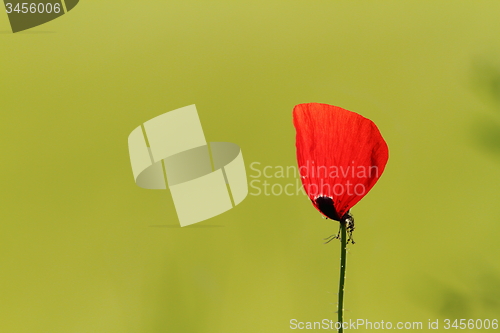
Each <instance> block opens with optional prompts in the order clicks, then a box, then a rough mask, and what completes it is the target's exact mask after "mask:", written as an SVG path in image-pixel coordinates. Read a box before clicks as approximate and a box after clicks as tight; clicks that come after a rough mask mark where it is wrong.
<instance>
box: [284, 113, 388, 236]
mask: <svg viewBox="0 0 500 333" xmlns="http://www.w3.org/2000/svg"><path fill="white" fill-rule="evenodd" d="M293 123H294V126H295V129H296V131H297V136H296V148H297V162H298V165H299V173H300V176H301V180H302V185H303V186H304V189H305V191H306V193H307V195H308V196H309V199H311V201H312V203H313V205H314V207H316V209H318V210H319V211H320V212H321V213H322V214H323V215H324V216H326V217H327V218H330V219H333V220H337V221H343V220H345V219H347V218H348V217H350V215H349V209H351V208H352V207H353V206H354V205H355V204H356V203H358V201H360V200H361V199H362V198H363V197H364V196H365V195H366V194H367V193H368V191H370V189H371V188H372V187H373V186H374V185H375V183H376V182H377V180H378V179H379V178H380V176H381V175H382V172H383V171H384V168H385V165H386V163H387V160H388V158H389V150H388V148H387V144H386V143H385V141H384V139H383V138H382V135H381V134H380V132H379V130H378V128H377V126H376V125H375V124H374V123H373V122H372V121H371V120H369V119H367V118H365V117H363V116H361V115H359V114H357V113H354V112H351V111H348V110H345V109H342V108H340V107H338V106H332V105H327V104H319V103H307V104H299V105H296V106H295V108H294V109H293ZM352 227H353V228H354V225H353V226H352Z"/></svg>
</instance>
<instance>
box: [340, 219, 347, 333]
mask: <svg viewBox="0 0 500 333" xmlns="http://www.w3.org/2000/svg"><path fill="white" fill-rule="evenodd" d="M346 224H347V223H346V222H345V221H342V222H340V282H339V303H338V315H339V317H338V322H339V324H340V327H339V333H342V332H343V331H344V330H343V328H342V323H343V314H344V281H345V259H346V248H347V232H346Z"/></svg>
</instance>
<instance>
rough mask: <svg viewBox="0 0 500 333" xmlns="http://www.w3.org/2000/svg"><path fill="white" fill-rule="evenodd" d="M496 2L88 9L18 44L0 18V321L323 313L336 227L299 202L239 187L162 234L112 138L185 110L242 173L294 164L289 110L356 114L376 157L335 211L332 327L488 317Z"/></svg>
mask: <svg viewBox="0 0 500 333" xmlns="http://www.w3.org/2000/svg"><path fill="white" fill-rule="evenodd" d="M498 13H500V2H498V1H483V0H479V1H453V2H450V1H432V2H427V1H424V2H422V1H377V2H375V1H373V2H371V1H335V0H329V1H325V0H319V1H269V0H266V1H263V0H253V1H210V2H201V1H177V0H175V1H126V0H120V1H92V0H87V1H81V2H80V4H79V5H78V6H77V7H76V8H75V9H74V10H72V11H71V12H70V13H69V14H67V15H64V16H63V17H61V18H59V19H56V20H54V21H52V22H49V23H47V24H44V25H42V26H39V27H36V28H34V29H31V30H28V31H25V32H21V33H17V34H12V33H11V32H10V27H9V23H8V20H7V15H6V14H2V13H0V50H1V53H2V56H1V62H0V124H1V126H2V130H1V132H0V140H1V149H2V156H3V157H2V162H1V163H0V171H1V173H0V174H1V176H0V177H1V184H2V186H1V192H0V200H1V201H0V202H1V203H0V205H1V209H0V221H1V222H0V331H2V332H30V333H32V332H51V333H59V332H61V333H62V332H64V333H67V332H96V333H97V332H106V333H111V332H120V333H121V332H203V333H204V332H217V333H219V332H242V333H243V332H252V333H253V332H288V331H291V329H290V325H289V322H290V320H291V319H297V320H299V321H317V320H322V319H324V318H328V319H335V318H336V313H335V311H336V302H337V299H336V298H337V295H336V293H337V284H338V273H339V268H338V266H339V244H338V242H332V243H330V244H328V245H324V244H323V240H322V239H323V238H324V237H327V236H329V235H331V234H334V233H336V232H337V229H338V226H337V225H336V224H335V223H333V222H332V221H327V220H324V219H322V218H321V216H320V215H319V213H318V212H317V211H316V210H315V209H314V208H313V207H312V205H311V204H310V202H309V201H308V199H307V198H306V197H305V196H297V195H294V196H286V195H281V196H275V195H269V196H265V195H260V196H253V195H249V196H248V197H247V199H246V200H245V201H244V202H242V203H241V204H240V205H239V206H237V207H236V208H234V209H232V210H230V211H228V212H227V213H225V214H222V215H220V216H217V217H214V218H212V219H210V220H207V221H204V222H202V223H199V224H197V225H193V226H191V227H186V228H180V227H178V221H177V217H176V213H175V209H174V205H173V203H172V200H171V197H170V194H169V192H168V191H154V190H144V189H141V188H139V187H137V186H136V185H135V183H134V181H133V177H132V172H131V168H130V162H129V157H128V148H127V137H128V134H129V133H130V132H131V131H132V130H133V129H134V128H135V127H137V126H138V125H139V124H141V123H143V122H144V121H146V120H148V119H150V118H153V117H155V116H157V115H159V114H161V113H164V112H167V111H169V110H173V109H176V108H179V107H182V106H185V105H190V104H196V105H197V107H198V111H199V115H200V118H201V121H202V124H203V126H204V130H205V135H206V137H207V140H208V141H229V142H234V143H237V144H238V145H240V147H241V148H242V152H243V157H244V159H245V164H246V166H247V172H248V175H249V176H252V175H253V176H256V172H255V171H252V169H250V164H251V163H253V162H259V163H261V165H260V166H261V168H263V167H264V166H268V165H269V166H290V165H295V163H296V162H295V146H294V144H295V137H294V136H295V131H294V128H293V125H292V118H291V112H292V108H293V106H294V105H295V104H298V103H305V102H321V103H328V104H333V105H338V106H341V107H344V108H347V109H349V110H352V111H356V112H358V113H360V114H362V115H364V116H366V117H368V118H370V119H372V120H373V121H374V122H375V123H376V124H377V125H378V127H379V129H380V130H381V132H382V134H383V136H384V137H385V139H386V141H387V142H388V145H389V149H390V159H389V163H388V166H387V168H386V171H385V173H384V175H383V176H382V178H381V179H380V181H379V182H378V184H377V185H376V186H375V187H374V188H373V190H372V191H371V192H370V193H369V194H368V195H367V196H366V197H365V198H364V199H363V200H362V201H361V202H360V203H359V204H358V205H356V207H355V208H354V209H353V213H354V215H355V218H356V226H357V229H356V231H355V235H354V237H355V240H356V244H355V245H353V246H350V247H349V254H348V259H347V260H348V262H347V279H346V301H345V308H346V314H345V317H346V319H353V320H355V319H358V318H362V319H367V320H370V321H373V322H374V321H381V320H384V321H392V322H394V323H395V322H397V321H403V322H406V321H411V322H413V321H421V322H423V323H424V327H425V325H426V323H427V322H428V320H429V319H431V320H436V319H439V320H440V322H441V323H442V321H443V320H444V319H446V318H449V319H455V318H458V319H461V318H464V319H478V318H479V319H485V318H489V319H494V318H497V319H500V318H499V317H500V316H499V313H500V260H499V259H500V257H499V250H500V246H499V236H500V223H499V222H500V218H499V216H500V205H499V204H498V199H499V183H500V60H499V59H500V38H499V36H500V20H499V19H498ZM252 179H259V180H260V181H262V182H263V181H264V180H267V181H268V182H269V183H270V184H274V183H279V184H282V185H285V184H287V183H295V181H296V179H295V178H294V177H293V176H291V177H288V178H271V179H267V178H264V177H263V176H261V177H260V178H249V180H252ZM251 191H252V190H251ZM254 191H255V190H254ZM202 200H204V198H202V197H196V196H195V195H193V209H196V204H197V202H199V201H202Z"/></svg>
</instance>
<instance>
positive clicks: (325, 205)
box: [316, 196, 340, 221]
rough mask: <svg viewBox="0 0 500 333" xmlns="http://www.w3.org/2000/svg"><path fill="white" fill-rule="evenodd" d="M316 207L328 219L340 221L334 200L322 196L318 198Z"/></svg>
mask: <svg viewBox="0 0 500 333" xmlns="http://www.w3.org/2000/svg"><path fill="white" fill-rule="evenodd" d="M316 206H317V207H318V209H319V210H320V211H321V212H322V213H323V214H324V215H325V216H327V217H328V218H330V219H332V220H335V221H340V218H339V216H338V214H337V211H336V210H335V207H334V205H333V200H332V198H330V197H326V196H322V197H317V198H316Z"/></svg>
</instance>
